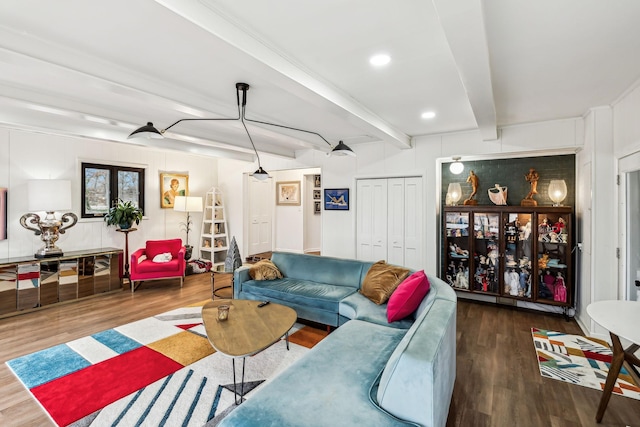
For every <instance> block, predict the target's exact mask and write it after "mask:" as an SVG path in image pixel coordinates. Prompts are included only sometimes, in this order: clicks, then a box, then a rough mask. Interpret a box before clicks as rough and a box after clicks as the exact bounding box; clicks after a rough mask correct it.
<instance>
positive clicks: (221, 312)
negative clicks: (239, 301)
mask: <svg viewBox="0 0 640 427" xmlns="http://www.w3.org/2000/svg"><path fill="white" fill-rule="evenodd" d="M228 318H229V306H228V305H226V304H223V305H219V306H218V320H219V321H221V322H224V321H226V320H227V319H228Z"/></svg>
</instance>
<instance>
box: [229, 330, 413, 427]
mask: <svg viewBox="0 0 640 427" xmlns="http://www.w3.org/2000/svg"><path fill="white" fill-rule="evenodd" d="M405 332H406V331H402V330H398V329H393V328H389V327H385V326H380V325H374V324H371V323H367V322H360V321H357V320H352V321H349V322H347V323H346V324H345V325H343V326H341V327H339V328H338V329H336V330H335V331H333V332H332V333H331V334H330V335H329V337H328V338H326V339H324V340H322V341H321V342H320V343H318V344H317V345H316V346H315V347H313V348H312V349H311V350H309V352H308V353H307V354H305V355H304V357H302V358H301V359H299V360H298V361H296V362H295V363H294V364H292V365H291V366H290V367H289V368H287V369H286V370H285V371H283V372H282V373H280V374H279V375H278V376H277V377H275V378H273V379H272V380H271V381H269V382H268V383H266V384H265V385H264V386H261V388H260V389H258V390H256V391H255V392H254V393H253V395H252V396H251V397H249V398H248V399H247V401H246V402H244V403H243V404H242V405H239V406H237V407H236V408H235V409H234V410H233V411H232V412H231V413H230V414H229V415H227V416H226V417H225V418H224V419H223V420H222V421H221V423H220V424H219V425H220V426H256V427H257V426H260V427H263V426H273V427H275V426H277V427H293V426H296V427H297V426H305V427H306V426H309V427H317V426H366V427H393V426H406V425H408V424H407V423H405V422H402V421H400V420H398V419H396V418H394V417H392V416H390V415H389V414H387V413H385V412H384V411H381V410H380V408H378V407H377V406H376V405H375V404H373V403H372V402H371V400H370V398H369V396H370V394H369V392H370V388H371V387H372V386H373V384H374V382H375V380H376V378H377V376H378V374H379V372H380V371H381V370H382V369H383V368H384V366H385V363H386V361H387V360H388V359H389V356H390V355H391V353H392V352H393V351H394V348H395V347H396V346H397V344H398V342H400V340H401V339H402V336H403V335H404V334H405ZM276 345H283V344H282V343H281V344H276ZM285 353H286V352H285ZM409 425H411V424H409Z"/></svg>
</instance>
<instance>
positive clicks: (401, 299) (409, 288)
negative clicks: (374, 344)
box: [387, 270, 430, 323]
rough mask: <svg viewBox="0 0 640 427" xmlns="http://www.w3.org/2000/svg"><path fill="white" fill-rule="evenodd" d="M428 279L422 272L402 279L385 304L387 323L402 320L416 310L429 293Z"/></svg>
mask: <svg viewBox="0 0 640 427" xmlns="http://www.w3.org/2000/svg"><path fill="white" fill-rule="evenodd" d="M429 288H430V284H429V279H427V276H426V275H425V274H424V270H420V271H416V272H415V273H413V274H412V275H411V276H409V277H407V278H406V279H404V281H403V282H402V283H400V284H399V285H398V287H397V288H396V290H395V291H393V293H392V294H391V296H390V297H389V302H388V303H387V320H388V321H389V323H392V322H397V321H398V320H401V319H404V318H405V317H407V316H408V315H410V314H411V313H413V312H414V311H416V310H417V309H418V306H419V305H420V303H421V302H422V300H423V299H424V296H425V295H427V293H428V292H429Z"/></svg>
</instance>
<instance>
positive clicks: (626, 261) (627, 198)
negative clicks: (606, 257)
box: [618, 153, 640, 301]
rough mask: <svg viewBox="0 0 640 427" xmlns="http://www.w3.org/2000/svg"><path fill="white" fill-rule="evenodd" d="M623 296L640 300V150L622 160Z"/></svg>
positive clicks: (620, 240) (621, 268)
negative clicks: (637, 282)
mask: <svg viewBox="0 0 640 427" xmlns="http://www.w3.org/2000/svg"><path fill="white" fill-rule="evenodd" d="M618 171H619V173H620V188H619V195H618V197H619V200H620V212H619V218H620V221H619V224H620V225H619V227H620V235H619V247H620V248H621V254H620V270H619V277H620V281H621V283H620V296H619V297H620V299H626V300H631V301H640V287H638V286H636V281H637V280H640V239H638V236H640V222H639V221H638V218H640V153H635V154H633V155H630V156H627V157H623V158H622V159H620V162H619V167H618Z"/></svg>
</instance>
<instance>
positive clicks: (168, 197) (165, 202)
mask: <svg viewBox="0 0 640 427" xmlns="http://www.w3.org/2000/svg"><path fill="white" fill-rule="evenodd" d="M188 195H189V175H186V174H176V173H161V174H160V207H161V208H171V209H173V204H174V202H175V199H176V196H188Z"/></svg>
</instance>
